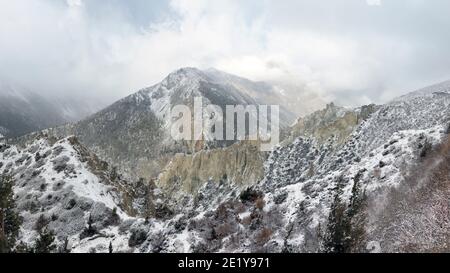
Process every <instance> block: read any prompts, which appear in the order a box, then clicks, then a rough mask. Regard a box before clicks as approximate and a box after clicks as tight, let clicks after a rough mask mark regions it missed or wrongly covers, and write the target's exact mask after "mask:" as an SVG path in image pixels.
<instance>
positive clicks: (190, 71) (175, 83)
mask: <svg viewBox="0 0 450 273" xmlns="http://www.w3.org/2000/svg"><path fill="white" fill-rule="evenodd" d="M261 86H263V87H261ZM278 95H279V94H277V93H276V92H275V91H274V90H273V89H271V88H270V87H269V86H268V85H264V84H262V83H253V82H251V81H249V80H245V79H242V78H239V77H237V76H233V75H229V74H225V73H223V72H220V71H217V70H211V69H210V70H206V71H202V70H199V69H196V68H182V69H179V70H177V71H174V72H173V73H171V74H170V75H168V76H167V77H166V78H165V79H164V80H163V81H162V82H160V83H159V84H156V85H154V86H152V87H149V88H145V89H142V90H140V91H139V92H137V93H135V94H132V95H130V96H128V97H126V98H124V99H122V100H120V101H118V102H116V103H114V104H113V105H111V106H109V107H107V108H106V109H104V110H102V111H100V112H98V113H96V114H94V115H92V116H90V117H88V118H87V119H85V120H83V121H80V122H78V123H75V124H72V125H68V126H64V127H61V128H57V129H55V130H52V133H53V134H56V135H57V136H68V135H76V136H77V137H78V138H79V139H80V141H81V142H82V143H83V144H84V145H86V146H87V147H89V148H90V149H92V150H93V151H94V152H95V153H97V154H98V155H99V156H100V157H101V158H102V159H104V160H106V161H108V162H110V163H115V164H117V165H118V166H120V169H121V171H122V172H124V173H127V174H129V175H130V176H131V178H133V179H136V178H138V177H145V178H152V177H156V176H157V175H158V174H159V173H160V172H161V170H162V169H163V168H164V167H165V166H166V164H167V163H168V160H170V158H171V157H172V156H174V155H175V154H176V153H180V152H181V153H195V152H197V151H199V150H202V149H208V148H216V147H226V146H229V145H230V144H233V143H234V142H233V141H214V140H211V141H209V139H210V137H209V135H208V134H205V135H204V138H205V141H191V142H176V141H174V140H173V138H172V137H171V136H170V127H169V125H170V110H171V109H172V107H173V106H175V105H180V104H182V105H188V106H189V107H190V108H191V109H192V108H193V106H194V98H198V97H200V98H202V103H203V105H204V106H206V105H210V104H214V105H218V106H220V107H222V109H223V112H224V114H225V110H224V109H225V106H226V105H261V104H264V105H272V104H273V103H275V102H276V97H277V96H278ZM269 97H271V98H272V99H270V100H269V99H268V98H269ZM191 111H192V112H194V111H193V109H192V110H191ZM294 120H295V117H294V115H293V114H292V113H290V112H289V111H287V110H285V109H284V108H283V107H281V108H280V125H281V127H282V128H285V129H286V128H288V126H289V125H291V124H292V122H293V121H294Z"/></svg>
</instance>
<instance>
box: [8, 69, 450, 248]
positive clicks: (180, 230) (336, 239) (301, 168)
mask: <svg viewBox="0 0 450 273" xmlns="http://www.w3.org/2000/svg"><path fill="white" fill-rule="evenodd" d="M194 72H195V71H190V72H189V71H187V72H186V71H185V72H183V73H181V74H176V75H172V76H173V77H174V78H170V77H169V78H168V79H167V81H166V83H165V84H164V85H161V86H160V88H162V89H158V88H157V89H155V90H154V92H150V93H148V94H147V93H146V91H144V92H143V93H141V96H142V97H140V96H138V95H136V96H132V97H129V98H127V99H125V101H126V102H129V103H130V106H134V105H135V104H136V103H137V104H139V103H142V109H148V107H150V108H151V107H156V105H155V104H154V102H155V101H153V99H154V98H151V96H153V95H155V94H157V95H155V96H156V97H158V98H166V99H167V98H170V97H167V96H166V97H165V95H164V94H166V93H165V92H166V91H167V90H166V89H164V88H166V87H173V88H175V89H170V90H176V88H177V86H178V87H179V85H177V84H176V83H180V82H184V80H182V79H185V80H186V78H184V77H183V74H184V73H188V74H189V73H194ZM194 74H195V73H194ZM189 79H192V78H189ZM188 82H189V80H187V81H186V82H184V83H188ZM188 86H189V87H191V86H193V85H191V84H187V85H183V88H181V87H180V88H181V89H180V90H184V91H186V92H188V93H189V92H191V91H192V92H194V93H195V92H197V91H198V92H201V91H199V90H198V89H197V88H193V89H184V88H185V87H188ZM194 86H195V85H194ZM158 90H159V91H160V92H159V91H158ZM155 92H156V93H155ZM212 92H213V91H212ZM169 93H170V92H169ZM213 93H214V92H213ZM145 94H147V95H145ZM170 94H171V93H170ZM176 94H183V93H176ZM189 94H191V93H189ZM216 95H219V94H216ZM188 97H189V96H187V97H183V96H181V97H178V98H188ZM158 101H159V100H158ZM122 103H123V102H122ZM120 104H121V103H119V106H117V105H116V106H115V107H114V108H117V109H121V110H120V111H119V112H120V113H124V114H126V113H133V114H132V116H133V117H136V115H137V116H139V114H137V112H134V111H135V110H129V107H126V105H128V104H127V103H125V104H124V105H122V106H120ZM157 105H164V104H157ZM131 108H133V107H131ZM111 109H113V108H111ZM111 109H107V110H105V111H104V112H102V113H100V114H99V116H97V117H96V118H99V120H98V122H93V123H90V122H88V123H87V124H88V125H86V126H87V127H85V129H84V130H88V129H86V128H92V132H91V133H93V134H94V133H95V131H94V129H95V125H99V126H100V127H99V128H100V129H99V130H100V132H102V133H106V132H108V131H109V130H110V128H116V127H115V126H118V127H121V126H122V125H123V124H126V126H125V127H126V128H127V130H128V129H130V128H133V126H134V125H135V124H139V122H137V123H134V122H135V121H136V120H134V119H133V118H132V117H120V116H116V115H115V113H117V111H115V110H114V111H113V110H111ZM159 109H160V111H154V110H152V111H149V112H148V114H150V116H151V117H153V116H152V115H151V114H152V113H153V115H154V116H155V117H158V115H161V113H163V112H164V110H163V109H165V108H164V107H162V108H159ZM130 111H131V112H130ZM142 111H145V110H142ZM142 111H138V112H142ZM158 113H159V114H158ZM124 119H125V120H124ZM158 120H160V119H159V118H158ZM106 121H108V122H106ZM110 122H111V123H110ZM104 124H107V125H108V126H106V127H102V126H103V125H104ZM76 126H80V125H75V127H74V128H75V129H76ZM138 127H139V126H138ZM449 127H450V82H449V83H443V84H440V85H436V86H432V87H429V88H426V89H424V90H420V91H418V92H414V93H411V94H409V95H407V96H404V97H401V98H399V99H397V100H394V101H392V102H390V103H387V104H385V105H382V106H380V107H375V106H367V107H362V108H359V109H356V110H346V109H343V108H339V107H336V106H334V105H329V106H328V107H327V108H326V109H325V110H322V111H319V112H316V113H313V114H311V115H310V116H306V117H305V118H303V119H301V120H300V121H299V123H298V124H297V125H296V127H295V128H294V131H293V135H292V140H291V141H287V142H286V143H284V145H280V146H279V147H277V148H276V149H275V150H274V151H273V152H271V153H269V154H268V155H265V154H261V153H259V152H257V151H258V149H257V146H254V145H251V144H250V143H234V144H230V145H225V147H219V148H218V147H211V146H208V145H206V144H205V143H200V144H198V145H199V148H198V149H185V150H180V151H175V150H174V149H173V147H174V146H172V147H171V150H170V151H171V153H162V154H164V155H167V156H166V157H165V158H164V157H163V158H161V157H156V156H155V158H156V159H157V160H160V162H165V163H167V164H165V163H164V164H163V163H162V164H161V166H163V165H164V166H165V168H164V169H163V171H162V172H161V173H160V175H159V176H158V178H157V179H154V180H152V181H150V182H147V181H146V180H142V179H141V180H138V181H137V182H136V183H130V182H127V180H126V179H124V177H123V176H122V175H121V174H120V171H119V170H118V169H116V168H114V167H112V166H110V165H108V164H106V163H104V162H103V161H101V160H99V159H98V158H97V157H96V156H95V155H94V154H93V153H91V152H90V151H89V150H88V149H86V148H84V147H83V145H82V144H81V143H79V142H78V141H77V140H76V138H63V139H59V140H58V139H54V138H52V137H47V136H44V137H40V138H38V139H33V140H32V141H31V142H23V143H21V145H11V144H0V173H1V174H6V175H11V176H12V177H13V178H14V180H15V185H14V193H15V195H16V198H17V204H18V206H17V207H18V210H19V211H20V213H21V215H22V216H23V217H24V219H25V221H24V223H23V225H22V231H21V234H20V236H19V237H20V238H19V239H20V240H22V241H24V242H26V243H27V244H32V242H33V240H34V238H35V237H36V231H35V230H34V229H35V226H36V224H37V222H42V221H38V220H39V219H40V218H41V216H43V217H45V219H47V220H46V221H44V222H46V224H47V225H48V226H49V227H50V228H51V229H53V230H54V231H55V233H56V235H57V238H58V244H63V240H64V239H65V238H69V241H70V245H71V247H70V249H71V250H72V251H74V252H91V251H97V252H107V251H108V246H109V244H110V243H111V242H112V244H113V247H114V249H115V251H127V252H133V251H134V252H224V251H226V252H369V251H377V252H397V251H399V252H421V251H424V252H433V251H447V250H448V244H447V242H448V241H449V239H450V234H449V232H448V230H449V227H450V220H449V213H448V212H449V211H450V205H449V202H448V196H449V195H448V194H449V185H450V167H449V164H448V162H449V156H450V143H449V139H450V136H449ZM158 128H164V124H163V125H162V126H161V127H158ZM89 130H90V129H89ZM116 130H118V131H119V132H123V131H120V130H125V129H118V128H117V129H116ZM131 132H132V134H131V136H136V139H133V138H132V137H131V138H129V137H130V136H128V137H127V138H124V139H120V136H119V135H116V137H118V138H119V140H120V141H122V143H123V144H126V143H128V142H127V139H130V143H131V144H132V145H137V144H136V143H138V141H139V138H138V137H137V136H139V134H140V133H142V132H143V131H141V130H140V129H139V130H137V131H133V130H131ZM156 132H163V133H164V130H162V131H159V130H156ZM149 133H150V132H149ZM153 133H155V132H153ZM111 134H114V132H113V130H111ZM156 135H158V134H154V136H156ZM84 137H85V138H87V136H84ZM89 139H90V141H92V142H95V141H96V140H95V139H94V138H89ZM131 139H133V140H131ZM156 139H157V138H155V139H154V140H156ZM102 141H103V142H105V143H104V144H103V143H100V142H101V141H99V142H96V143H98V147H97V146H94V148H98V149H101V145H106V147H108V146H107V145H108V144H107V143H109V142H111V141H113V139H108V138H105V139H102ZM133 141H136V142H133ZM164 141H165V138H162V139H161V141H160V142H158V143H153V144H152V145H154V147H155V149H162V148H161V147H164V145H163V144H164V143H165V142H164ZM147 144H148V143H145V145H147ZM194 146H197V145H194ZM143 147H144V146H139V147H129V148H127V149H136V150H138V149H142V148H143ZM175 147H176V146H175ZM180 147H181V146H180ZM183 147H184V148H186V146H183ZM191 148H192V147H191ZM114 149H116V148H114ZM162 150H163V149H162ZM125 151H126V149H125V150H124V151H122V152H121V153H125ZM179 152H182V153H179ZM116 155H117V156H118V158H120V153H119V154H116ZM123 155H124V154H123ZM139 155H141V154H139ZM169 155H170V156H169ZM133 160H135V159H133ZM133 160H130V162H133V164H135V163H136V162H137V161H133ZM129 164H131V163H129ZM144 166H147V165H146V164H144ZM48 219H50V220H48Z"/></svg>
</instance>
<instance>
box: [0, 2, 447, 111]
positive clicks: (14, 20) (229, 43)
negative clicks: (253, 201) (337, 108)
mask: <svg viewBox="0 0 450 273" xmlns="http://www.w3.org/2000/svg"><path fill="white" fill-rule="evenodd" d="M0 2H1V5H2V9H0V41H1V42H0V78H6V79H8V80H11V81H15V82H19V83H21V84H23V85H26V86H29V87H31V89H34V90H37V91H38V92H41V93H43V94H47V95H64V96H68V95H71V96H81V97H82V96H84V97H100V98H102V99H104V100H108V101H112V100H115V99H118V98H120V97H122V96H125V95H128V94H130V93H132V92H134V91H136V90H137V89H140V88H142V87H145V86H149V85H152V84H154V83H156V82H158V81H160V80H161V79H162V78H163V77H164V76H165V75H166V74H168V73H170V72H171V71H173V70H175V69H177V68H179V67H184V66H197V67H200V68H208V67H216V68H218V69H222V70H225V71H227V72H231V73H235V74H239V75H242V76H244V77H248V78H250V79H253V80H266V81H273V82H277V83H284V84H285V85H289V86H291V89H294V90H296V92H298V93H299V94H300V93H302V95H298V97H299V98H302V99H303V98H306V97H308V96H309V95H314V96H313V97H319V98H320V99H318V100H315V101H331V100H333V101H337V102H338V103H340V104H344V105H349V106H356V105H359V104H363V103H369V102H378V103H381V102H385V101H387V100H389V99H391V98H393V97H395V96H398V95H400V94H402V93H404V92H406V91H410V90H412V89H415V88H419V87H422V86H424V85H427V84H431V83H434V82H437V81H440V80H445V79H447V78H450V67H448V64H446V63H445V61H444V60H447V59H449V58H450V52H448V47H449V46H450V38H449V37H448V35H447V30H448V28H449V27H450V19H449V17H448V16H447V15H446V12H445V11H446V10H448V9H449V8H450V3H449V2H448V1H444V0H442V1H440V0H434V1H423V0H411V1H406V0H398V1H383V2H380V1H369V2H367V1H366V0H349V1H346V2H345V3H337V2H335V1H308V0H303V1H294V0H285V1H282V3H280V1H271V0H264V1H260V0H258V1H256V0H249V1H245V2H244V1H238V0H230V1H206V0H189V1H187V0H172V1H169V2H165V1H142V0H133V1H117V0H101V1H100V0H91V1H82V0H67V1H62V0H61V1H50V0H42V1H27V0H16V1H8V0H0ZM378 3H380V4H381V5H378ZM373 5H375V7H374V6H373ZM295 87H296V88H295ZM305 93H306V94H307V95H308V96H305ZM319 106H320V105H317V107H319Z"/></svg>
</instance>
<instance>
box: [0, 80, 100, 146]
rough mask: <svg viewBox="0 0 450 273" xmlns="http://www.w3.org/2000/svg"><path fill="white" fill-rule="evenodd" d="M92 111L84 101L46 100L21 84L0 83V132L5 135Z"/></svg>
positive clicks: (29, 130)
mask: <svg viewBox="0 0 450 273" xmlns="http://www.w3.org/2000/svg"><path fill="white" fill-rule="evenodd" d="M95 110H96V108H95V107H93V106H89V104H87V103H86V101H77V100H73V99H71V100H65V99H59V98H55V97H53V98H51V99H48V98H47V97H45V96H41V95H39V94H37V93H34V92H31V91H28V90H27V89H25V88H23V87H17V86H15V85H11V84H7V83H6V82H4V81H2V82H0V133H1V134H3V135H4V136H5V137H9V138H13V137H18V136H22V135H25V134H28V133H31V132H35V131H40V130H43V129H46V128H50V127H54V126H58V125H62V124H64V123H68V122H73V121H77V120H79V119H81V118H83V117H85V116H87V115H89V114H91V113H93V112H95Z"/></svg>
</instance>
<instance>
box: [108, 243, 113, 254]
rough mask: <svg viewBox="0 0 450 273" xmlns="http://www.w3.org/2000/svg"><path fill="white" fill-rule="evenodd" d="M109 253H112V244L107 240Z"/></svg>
mask: <svg viewBox="0 0 450 273" xmlns="http://www.w3.org/2000/svg"><path fill="white" fill-rule="evenodd" d="M108 249H109V253H110V254H111V253H113V246H112V242H109V248H108Z"/></svg>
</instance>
